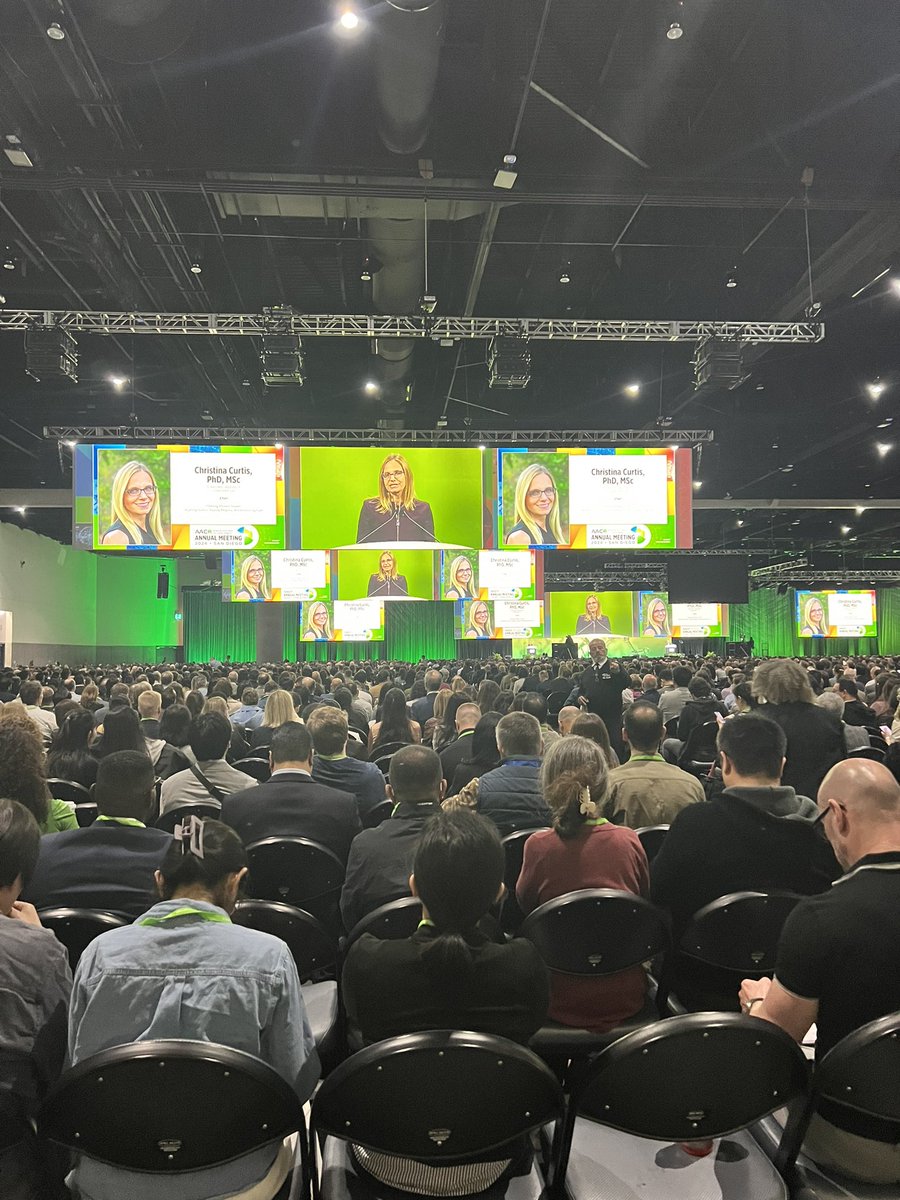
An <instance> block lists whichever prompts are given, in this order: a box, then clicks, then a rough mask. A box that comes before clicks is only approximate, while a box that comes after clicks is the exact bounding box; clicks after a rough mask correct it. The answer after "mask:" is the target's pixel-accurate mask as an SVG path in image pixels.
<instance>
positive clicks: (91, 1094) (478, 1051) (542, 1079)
mask: <svg viewBox="0 0 900 1200" xmlns="http://www.w3.org/2000/svg"><path fill="white" fill-rule="evenodd" d="M161 1066H162V1067H164V1068H165V1069H164V1070H161V1069H160V1067H161ZM898 1077H900V1013H895V1014H893V1015H891V1016H887V1017H883V1018H881V1019H880V1020H877V1021H874V1022H872V1023H871V1024H869V1025H866V1026H864V1027H863V1028H862V1029H859V1030H857V1031H856V1032H855V1033H853V1034H850V1035H849V1037H847V1038H845V1039H844V1040H843V1041H842V1042H841V1043H839V1044H838V1045H837V1046H835V1047H834V1049H833V1050H832V1051H831V1052H830V1053H829V1054H828V1055H826V1056H825V1058H824V1059H823V1061H822V1062H821V1064H820V1065H819V1066H818V1068H817V1069H816V1071H815V1074H814V1075H813V1076H812V1079H811V1078H810V1071H809V1065H808V1063H807V1061H806V1059H805V1058H804V1056H803V1054H802V1051H801V1050H800V1048H799V1047H798V1046H797V1044H796V1043H795V1042H794V1041H793V1040H792V1039H791V1038H790V1037H789V1036H788V1035H787V1034H785V1033H784V1032H783V1031H782V1030H780V1029H779V1028H777V1027H776V1026H774V1025H771V1024H769V1023H768V1022H765V1021H759V1020H755V1019H753V1018H750V1017H746V1016H743V1015H738V1014H715V1013H696V1014H690V1015H687V1016H681V1017H671V1018H668V1019H666V1020H662V1021H656V1022H654V1023H652V1024H650V1025H648V1026H647V1027H646V1028H644V1029H641V1030H639V1031H636V1032H633V1033H630V1034H628V1035H627V1036H625V1037H622V1038H620V1039H618V1040H617V1041H615V1042H614V1043H613V1044H611V1045H610V1046H608V1047H607V1048H606V1049H605V1050H603V1052H602V1053H601V1054H599V1055H598V1056H597V1057H596V1058H595V1059H594V1060H593V1061H592V1062H591V1064H590V1065H589V1067H588V1068H587V1069H586V1070H585V1071H584V1072H583V1074H582V1075H581V1077H580V1078H579V1079H578V1080H577V1082H576V1083H575V1085H574V1086H573V1087H572V1089H571V1091H570V1093H569V1095H568V1097H567V1095H566V1093H565V1091H564V1090H563V1088H562V1087H561V1085H560V1083H559V1081H558V1080H557V1078H556V1077H555V1075H554V1074H553V1072H552V1071H550V1070H549V1069H548V1067H547V1066H546V1064H545V1063H544V1062H542V1060H541V1059H540V1058H539V1057H537V1056H536V1055H535V1054H534V1053H533V1052H532V1051H530V1050H528V1049H526V1048H524V1047H522V1046H518V1045H516V1044H515V1043H512V1042H509V1041H507V1040H506V1039H504V1038H498V1037H489V1036H487V1035H483V1034H478V1033H470V1032H465V1031H448V1030H444V1031H436V1032H429V1033H419V1034H411V1035H407V1036H403V1037H397V1038H392V1039H390V1040H389V1041H385V1042H380V1043H378V1044H376V1045H373V1046H369V1047H367V1048H365V1049H363V1050H361V1051H359V1052H358V1053H356V1054H354V1055H352V1056H351V1057H350V1058H348V1059H347V1060H346V1061H345V1062H343V1063H342V1064H341V1065H340V1066H339V1067H338V1068H337V1069H336V1070H335V1071H333V1072H332V1073H331V1074H330V1075H329V1076H328V1077H327V1078H326V1079H325V1080H324V1082H323V1083H322V1084H321V1086H320V1088H319V1089H318V1092H317V1094H316V1096H315V1098H314V1100H313V1104H312V1114H311V1121H310V1132H309V1137H308V1138H307V1131H306V1124H305V1120H304V1115H303V1107H302V1105H301V1104H300V1102H299V1100H298V1098H297V1097H296V1095H295V1094H294V1093H293V1092H292V1090H291V1088H290V1087H289V1086H288V1085H287V1083H286V1082H285V1080H284V1079H282V1077H281V1076H280V1075H279V1074H278V1073H277V1072H276V1071H275V1070H273V1069H272V1068H271V1067H270V1066H268V1065H267V1064H265V1063H262V1062H260V1061H259V1060H258V1059H256V1058H254V1057H253V1056H251V1055H248V1054H245V1053H243V1052H241V1051H236V1050H232V1049H229V1048H226V1047H222V1046H216V1045H212V1044H209V1043H205V1042H203V1043H200V1042H183V1041H167V1042H139V1043H136V1044H133V1045H127V1046H118V1047H115V1048H113V1049H110V1050H105V1051H103V1052H102V1053H100V1054H98V1055H95V1056H93V1057H92V1058H90V1059H87V1060H85V1061H84V1062H82V1063H80V1064H79V1065H78V1066H77V1067H75V1068H72V1069H70V1070H69V1071H67V1072H66V1073H65V1074H64V1076H63V1077H62V1079H61V1080H60V1082H59V1083H58V1084H57V1085H56V1087H55V1088H54V1089H53V1090H52V1091H51V1093H50V1095H49V1096H48V1097H47V1099H46V1101H45V1103H44V1105H43V1107H42V1110H41V1112H40V1115H39V1119H38V1130H39V1133H40V1134H41V1135H42V1136H44V1137H45V1138H47V1139H49V1140H51V1141H54V1142H57V1143H59V1144H61V1145H62V1146H64V1147H67V1148H68V1149H70V1150H72V1151H76V1152H80V1153H84V1154H88V1155H90V1156H92V1157H94V1158H97V1159H99V1160H100V1161H102V1162H106V1163H109V1164H112V1165H114V1166H118V1167H121V1168H124V1169H127V1170H132V1171H133V1170H138V1171H143V1172H147V1173H149V1174H151V1175H157V1176H159V1177H160V1186H161V1187H163V1188H164V1186H165V1177H166V1176H167V1175H170V1174H172V1173H174V1172H183V1171H190V1170H198V1169H202V1168H208V1167H212V1166H218V1165H221V1164H223V1163H225V1162H228V1161H230V1160H232V1159H233V1158H235V1157H236V1156H238V1155H241V1154H246V1153H248V1152H249V1151H251V1150H253V1149H255V1148H257V1147H261V1146H263V1145H266V1144H270V1143H271V1142H273V1141H276V1140H279V1139H282V1138H284V1137H286V1136H288V1135H289V1134H294V1133H297V1134H298V1135H299V1136H298V1139H297V1141H298V1144H297V1152H296V1157H295V1170H294V1176H293V1180H292V1184H291V1190H290V1196H291V1200H300V1198H301V1197H306V1196H308V1195H309V1194H310V1192H311V1193H312V1195H313V1197H315V1198H316V1200H338V1198H345V1197H348V1196H352V1197H354V1198H355V1200H369V1198H370V1197H371V1198H372V1200H375V1198H376V1197H380V1196H382V1195H383V1194H384V1189H383V1188H382V1187H380V1186H379V1185H376V1184H373V1183H372V1181H371V1180H370V1179H369V1178H368V1177H366V1176H365V1175H364V1173H362V1172H360V1171H359V1170H358V1168H357V1167H356V1165H355V1162H354V1159H353V1158H352V1156H351V1153H350V1150H349V1145H350V1144H351V1143H352V1144H355V1145H359V1146H363V1147H365V1148H366V1149H368V1150H371V1151H374V1152H377V1153H380V1154H384V1155H389V1156H392V1157H399V1158H402V1159H407V1160H413V1161H416V1162H420V1163H425V1164H428V1165H429V1166H432V1167H442V1166H448V1165H460V1164H469V1163H474V1162H483V1161H485V1160H486V1159H487V1160H493V1161H496V1160H498V1159H499V1160H505V1159H508V1158H510V1157H511V1156H512V1154H513V1148H514V1147H518V1146H520V1145H521V1144H522V1142H523V1141H525V1142H526V1143H528V1142H530V1144H531V1145H532V1146H534V1147H535V1148H536V1149H537V1154H536V1157H535V1159H534V1161H533V1162H532V1163H531V1165H530V1168H529V1167H528V1165H527V1164H526V1165H525V1167H524V1168H523V1173H522V1174H521V1175H519V1176H518V1177H514V1178H511V1179H508V1180H506V1181H501V1182H499V1183H498V1184H497V1185H495V1187H494V1188H492V1189H491V1190H490V1191H489V1192H488V1193H487V1195H490V1196H491V1197H492V1198H499V1197H505V1198H508V1200H524V1197H526V1196H527V1197H532V1198H536V1197H539V1196H543V1197H554V1198H555V1197H558V1198H559V1200H564V1198H571V1200H581V1198H582V1197H583V1198H584V1200H590V1198H592V1197H595V1196H600V1195H602V1196H603V1197H604V1198H607V1200H620V1198H621V1200H626V1198H628V1200H630V1198H633V1197H634V1196H636V1195H641V1196H643V1197H646V1198H647V1200H663V1198H666V1200H678V1198H679V1197H685V1198H686V1200H687V1198H689V1197H697V1196H722V1197H729V1198H733V1200H750V1198H751V1197H752V1198H754V1200H757V1198H760V1200H761V1198H762V1197H769V1196H772V1197H775V1196H782V1197H783V1196H785V1194H786V1192H787V1190H788V1189H790V1192H791V1194H792V1195H794V1196H801V1195H802V1196H803V1197H804V1198H805V1200H816V1197H818V1196H821V1197H822V1200H825V1197H826V1196H827V1197H831V1196H835V1195H840V1194H843V1195H851V1196H852V1195H853V1194H854V1191H855V1192H857V1193H858V1194H863V1193H865V1194H871V1195H875V1194H877V1195H878V1196H879V1197H880V1198H881V1200H892V1198H894V1197H896V1196H897V1195H898V1189H897V1188H892V1189H889V1188H879V1189H878V1191H877V1193H876V1192H875V1191H871V1190H869V1189H864V1188H863V1187H860V1188H858V1189H857V1188H854V1189H853V1190H850V1189H849V1188H848V1187H847V1186H844V1187H840V1186H839V1185H838V1186H837V1187H836V1189H835V1190H834V1191H830V1190H821V1191H819V1190H814V1189H813V1188H811V1187H810V1179H811V1174H810V1173H809V1172H808V1170H807V1169H806V1168H805V1167H801V1168H798V1167H797V1159H798V1155H799V1153H800V1148H801V1145H802V1141H803V1137H804V1134H805V1131H806V1128H807V1127H808V1123H809V1121H810V1119H811V1117H812V1115H813V1113H814V1112H815V1110H816V1107H817V1105H818V1104H819V1103H821V1101H822V1100H828V1101H830V1102H832V1103H838V1104H846V1102H847V1096H848V1095H849V1094H852V1096H853V1107H854V1109H855V1110H857V1111H863V1112H866V1113H869V1114H870V1115H872V1116H874V1117H878V1118H881V1119H884V1120H892V1121H898V1120H900V1091H898V1089H897V1086H896V1080H897V1078H898ZM198 1095H202V1096H203V1097H204V1103H203V1104H202V1105H199V1106H198V1105H197V1103H196V1097H197V1096H198ZM475 1098H477V1099H475ZM779 1109H786V1110H787V1113H788V1119H787V1121H786V1122H785V1123H784V1125H783V1126H779V1127H778V1128H779V1130H780V1132H779V1134H778V1135H777V1136H776V1138H775V1140H770V1139H769V1138H768V1137H767V1136H766V1135H763V1136H761V1135H760V1132H759V1130H760V1125H759V1123H760V1122H765V1120H766V1118H771V1114H773V1113H774V1112H775V1111H776V1110H779ZM748 1130H749V1131H750V1134H748V1133H747V1132H746V1131H748ZM751 1135H752V1136H751ZM704 1143H705V1145H704ZM716 1143H717V1144H716ZM760 1145H763V1146H766V1147H768V1148H769V1149H770V1151H771V1153H772V1158H771V1160H770V1159H769V1158H768V1157H766V1156H765V1155H764V1154H763V1152H762V1150H761V1149H760ZM708 1149H711V1151H712V1152H711V1154H710V1155H709V1158H708V1161H704V1157H703V1155H704V1151H706V1150H708ZM319 1156H321V1164H322V1165H321V1171H320V1170H319V1168H318V1165H317V1160H318V1158H319ZM813 1178H814V1179H815V1180H816V1181H818V1180H819V1179H824V1182H825V1184H826V1185H827V1184H828V1182H829V1181H828V1177H827V1176H821V1175H816V1176H814V1177H813Z"/></svg>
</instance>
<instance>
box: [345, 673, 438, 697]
mask: <svg viewBox="0 0 900 1200" xmlns="http://www.w3.org/2000/svg"><path fill="white" fill-rule="evenodd" d="M358 678H359V676H357V679H358ZM440 686H441V673H440V671H436V670H435V669H434V668H433V667H432V668H431V670H430V671H426V672H425V691H426V692H436V691H437V690H438V688H439V687H440Z"/></svg>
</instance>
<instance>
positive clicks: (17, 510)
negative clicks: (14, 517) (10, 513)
mask: <svg viewBox="0 0 900 1200" xmlns="http://www.w3.org/2000/svg"><path fill="white" fill-rule="evenodd" d="M16 512H17V513H20V514H21V515H22V516H23V517H24V516H25V509H24V508H23V507H22V506H21V505H17V506H16Z"/></svg>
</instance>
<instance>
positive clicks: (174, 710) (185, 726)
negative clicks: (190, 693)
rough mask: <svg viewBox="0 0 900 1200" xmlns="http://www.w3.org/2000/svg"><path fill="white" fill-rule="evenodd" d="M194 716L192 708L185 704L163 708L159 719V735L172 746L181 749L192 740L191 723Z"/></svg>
mask: <svg viewBox="0 0 900 1200" xmlns="http://www.w3.org/2000/svg"><path fill="white" fill-rule="evenodd" d="M192 724H193V717H192V716H191V710H190V709H189V708H188V707H187V705H185V704H172V705H170V706H169V707H168V708H165V709H163V714H162V716H161V717H160V719H159V736H160V737H161V738H162V739H163V741H164V742H168V743H169V745H170V746H177V747H178V748H179V749H180V748H181V747H182V746H186V745H187V744H188V743H189V742H190V740H191V725H192Z"/></svg>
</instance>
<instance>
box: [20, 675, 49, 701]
mask: <svg viewBox="0 0 900 1200" xmlns="http://www.w3.org/2000/svg"><path fill="white" fill-rule="evenodd" d="M43 698H44V689H43V687H42V686H41V683H40V681H39V680H37V679H26V680H24V681H23V683H22V686H21V687H20V688H19V699H20V700H21V701H22V703H23V704H24V705H26V706H28V707H30V706H32V705H34V704H38V705H39V704H40V703H41V701H42V700H43Z"/></svg>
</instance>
